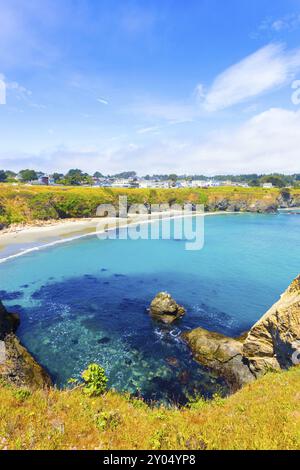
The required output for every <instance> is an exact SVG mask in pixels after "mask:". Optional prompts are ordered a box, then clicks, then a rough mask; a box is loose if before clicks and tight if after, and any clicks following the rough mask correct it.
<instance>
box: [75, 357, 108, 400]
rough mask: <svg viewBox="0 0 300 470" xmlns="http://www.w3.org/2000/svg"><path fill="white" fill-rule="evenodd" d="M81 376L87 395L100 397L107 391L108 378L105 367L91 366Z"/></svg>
mask: <svg viewBox="0 0 300 470" xmlns="http://www.w3.org/2000/svg"><path fill="white" fill-rule="evenodd" d="M81 375H82V378H83V380H84V387H83V391H84V393H85V394H86V395H89V396H90V397H91V396H99V395H102V394H103V393H104V392H105V391H106V388H107V382H108V378H107V377H106V375H105V370H104V369H103V367H101V366H99V365H98V364H90V365H89V366H88V368H87V369H86V370H85V371H84V372H82V374H81Z"/></svg>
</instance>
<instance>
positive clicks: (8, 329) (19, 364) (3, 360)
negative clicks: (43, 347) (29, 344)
mask: <svg viewBox="0 0 300 470" xmlns="http://www.w3.org/2000/svg"><path fill="white" fill-rule="evenodd" d="M19 323H20V319H19V316H18V315H17V314H11V313H8V312H7V310H6V308H5V307H4V305H3V304H2V302H1V301H0V379H2V380H4V381H5V382H7V383H11V384H14V385H16V386H20V387H24V386H26V387H30V388H41V387H45V386H50V385H51V379H50V377H49V375H48V374H47V373H46V372H45V371H44V369H43V368H42V367H41V366H40V365H39V364H38V363H37V362H36V361H35V359H34V358H33V357H32V356H31V355H30V354H29V352H28V351H27V350H26V349H25V348H24V346H22V344H21V343H20V341H19V340H18V338H17V337H16V336H15V334H14V332H15V331H16V329H17V327H18V326H19Z"/></svg>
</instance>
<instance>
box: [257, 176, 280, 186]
mask: <svg viewBox="0 0 300 470" xmlns="http://www.w3.org/2000/svg"><path fill="white" fill-rule="evenodd" d="M260 181H261V183H262V184H263V183H272V185H273V186H275V187H276V188H284V187H285V186H286V182H285V180H284V178H283V177H282V176H279V175H270V176H263V177H262V178H261V180H260Z"/></svg>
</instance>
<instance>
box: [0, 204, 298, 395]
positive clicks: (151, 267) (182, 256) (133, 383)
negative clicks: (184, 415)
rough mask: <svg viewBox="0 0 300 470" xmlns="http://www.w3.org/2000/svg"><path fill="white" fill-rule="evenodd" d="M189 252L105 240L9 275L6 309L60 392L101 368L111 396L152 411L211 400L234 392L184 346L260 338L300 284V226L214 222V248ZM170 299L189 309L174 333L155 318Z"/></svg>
mask: <svg viewBox="0 0 300 470" xmlns="http://www.w3.org/2000/svg"><path fill="white" fill-rule="evenodd" d="M161 223H164V222H161ZM122 230H126V229H122ZM184 245H185V241H184V240H178V239H175V238H174V237H173V238H171V239H170V240H162V239H159V240H136V241H134V240H118V239H117V240H105V239H100V240H99V239H98V238H97V237H95V236H92V237H88V238H84V239H77V240H75V241H72V242H68V243H64V244H59V245H56V246H53V247H49V248H47V249H43V250H40V251H35V252H32V253H28V254H26V255H24V256H21V257H19V258H16V259H12V260H10V261H7V262H6V263H3V264H1V265H0V298H1V299H2V300H3V301H4V303H5V304H6V306H7V307H13V308H14V309H15V310H18V311H19V312H20V314H21V327H20V329H19V331H18V335H19V337H20V339H21V340H22V342H23V343H24V345H25V346H26V347H27V348H28V350H29V351H30V352H31V353H32V354H33V355H34V356H35V357H36V358H37V360H38V361H39V362H40V363H41V364H42V365H43V366H44V367H45V368H46V369H47V370H48V371H49V372H50V374H51V376H52V378H53V380H54V382H55V383H56V385H57V386H59V387H63V386H65V385H66V383H67V380H68V379H69V378H70V377H79V376H80V373H81V371H82V370H83V369H84V368H85V367H86V366H87V365H88V364H89V363H91V362H97V363H99V364H101V365H102V366H103V367H104V368H105V370H106V373H107V375H108V377H109V385H110V387H114V388H116V389H117V390H120V391H128V392H130V393H132V394H135V395H137V396H139V395H141V396H143V397H144V398H145V399H147V400H149V401H150V400H156V401H161V402H165V403H168V402H176V403H185V402H186V401H187V399H188V397H189V396H190V395H193V394H194V393H195V392H197V393H201V394H203V395H205V396H211V395H212V394H213V393H215V392H216V390H218V388H219V387H222V386H223V384H222V382H220V381H219V380H218V379H217V378H216V377H215V376H213V375H212V374H211V373H209V372H208V371H207V370H205V369H204V368H202V367H200V366H199V365H198V364H196V363H195V362H194V361H193V359H192V357H191V355H190V353H189V351H188V350H187V348H186V346H185V345H184V344H183V343H182V341H181V340H180V338H179V335H180V333H181V332H182V331H185V330H187V329H190V328H195V327H197V326H202V327H204V328H206V329H209V330H214V331H217V332H220V333H224V334H226V335H229V336H234V335H239V334H240V333H242V332H244V331H246V330H247V329H249V328H250V327H251V326H252V325H253V323H254V322H255V321H256V320H258V319H259V318H260V317H261V315H262V314H263V313H264V312H265V311H266V310H267V309H268V308H269V307H270V306H271V305H272V304H273V303H274V302H275V301H276V300H277V298H278V296H279V295H280V293H281V292H283V291H284V290H285V288H286V287H287V286H288V285H289V283H290V282H291V280H292V279H293V278H294V277H295V276H296V275H297V274H299V265H300V217H299V215H297V214H292V213H278V214H272V215H258V214H236V215H218V216H212V217H206V218H205V245H204V248H203V249H202V250H200V251H186V250H185V249H184ZM162 290H166V291H168V292H170V293H171V295H172V296H173V297H174V298H175V299H176V301H177V302H178V303H180V304H182V305H184V306H185V308H186V309H187V315H186V316H185V317H184V318H183V319H182V320H180V321H179V322H178V323H177V324H175V325H172V326H164V325H161V324H159V323H155V322H153V321H152V320H151V318H150V317H149V314H148V312H147V308H148V307H149V304H150V302H151V300H152V299H153V297H154V296H155V295H156V294H157V293H158V292H159V291H162Z"/></svg>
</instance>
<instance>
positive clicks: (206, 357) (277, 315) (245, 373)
mask: <svg viewBox="0 0 300 470" xmlns="http://www.w3.org/2000/svg"><path fill="white" fill-rule="evenodd" d="M182 338H183V340H185V341H186V342H187V344H188V345H189V347H190V348H191V350H192V353H193V355H194V357H195V359H196V360H197V361H198V362H199V363H201V364H202V365H204V366H206V367H209V368H211V369H212V370H214V371H216V372H217V373H218V374H219V375H220V376H222V377H224V378H225V379H226V381H227V383H228V385H229V386H230V388H231V390H232V391H234V390H237V389H238V388H240V387H241V386H243V385H244V384H246V383H248V382H251V381H252V380H254V379H255V378H257V377H259V376H261V375H264V374H265V373H266V372H268V371H270V370H279V369H287V368H289V367H291V366H292V365H295V364H299V363H300V276H298V277H297V278H296V279H295V280H294V281H293V282H292V284H291V285H290V286H289V288H288V289H287V290H286V291H285V292H284V294H282V296H281V298H280V300H279V301H278V302H277V303H276V304H274V305H273V307H272V308H271V309H270V310H269V311H268V312H267V313H266V314H265V315H264V316H263V317H262V318H261V319H260V320H259V321H258V322H257V323H256V324H255V325H254V326H253V327H252V328H251V330H250V331H249V332H248V333H247V334H246V335H245V336H244V337H243V338H238V339H234V338H228V337H226V336H223V335H220V334H218V333H213V332H209V331H207V330H204V329H202V328H197V329H195V330H191V331H189V332H185V333H183V334H182Z"/></svg>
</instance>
